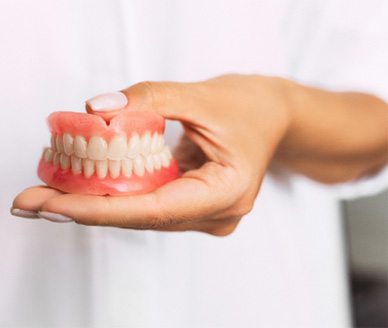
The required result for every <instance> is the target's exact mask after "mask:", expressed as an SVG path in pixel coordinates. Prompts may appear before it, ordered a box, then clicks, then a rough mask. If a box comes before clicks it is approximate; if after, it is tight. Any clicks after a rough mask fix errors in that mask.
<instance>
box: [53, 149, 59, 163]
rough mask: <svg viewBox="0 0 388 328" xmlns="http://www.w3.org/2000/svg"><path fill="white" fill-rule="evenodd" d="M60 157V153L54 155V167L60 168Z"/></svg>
mask: <svg viewBox="0 0 388 328" xmlns="http://www.w3.org/2000/svg"><path fill="white" fill-rule="evenodd" d="M59 156H60V154H59V153H57V152H55V153H54V157H53V165H54V166H59Z"/></svg>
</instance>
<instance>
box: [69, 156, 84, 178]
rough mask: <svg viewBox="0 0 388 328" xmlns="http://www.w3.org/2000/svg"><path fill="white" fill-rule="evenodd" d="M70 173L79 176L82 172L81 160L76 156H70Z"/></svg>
mask: <svg viewBox="0 0 388 328" xmlns="http://www.w3.org/2000/svg"><path fill="white" fill-rule="evenodd" d="M71 172H72V173H73V174H80V173H81V172H82V159H81V158H79V157H77V156H74V155H73V156H71Z"/></svg>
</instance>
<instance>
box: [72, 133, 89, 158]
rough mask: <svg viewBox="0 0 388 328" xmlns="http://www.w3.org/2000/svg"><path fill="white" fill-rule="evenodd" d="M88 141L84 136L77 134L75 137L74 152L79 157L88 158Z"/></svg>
mask: <svg viewBox="0 0 388 328" xmlns="http://www.w3.org/2000/svg"><path fill="white" fill-rule="evenodd" d="M87 145H88V144H87V143H86V140H85V138H84V137H82V136H76V137H75V138H74V154H76V156H77V157H80V158H86V157H88V156H87V153H86V147H87Z"/></svg>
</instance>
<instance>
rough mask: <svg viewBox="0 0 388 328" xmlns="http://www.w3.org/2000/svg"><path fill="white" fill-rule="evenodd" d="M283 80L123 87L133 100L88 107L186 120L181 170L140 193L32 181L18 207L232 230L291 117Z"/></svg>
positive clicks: (60, 216)
mask: <svg viewBox="0 0 388 328" xmlns="http://www.w3.org/2000/svg"><path fill="white" fill-rule="evenodd" d="M283 86H284V81H283V80H282V79H278V78H272V77H262V76H242V75H226V76H222V77H218V78H215V79H211V80H208V81H205V82H199V83H170V82H143V83H139V84H136V85H134V86H132V87H129V88H128V89H126V90H123V91H122V92H123V93H124V94H125V95H126V97H127V99H128V104H127V105H126V106H125V107H124V108H122V109H115V110H113V111H101V110H100V111H94V110H93V106H90V104H89V105H87V110H88V112H91V113H94V114H97V115H101V116H103V117H104V118H109V117H110V116H113V115H115V114H116V113H117V111H118V110H142V111H154V112H157V113H159V114H161V115H162V116H164V117H165V118H167V119H172V120H178V121H180V122H181V123H182V124H183V127H184V131H185V135H184V137H183V138H182V140H181V143H180V144H179V145H178V147H177V149H176V150H175V157H176V158H177V160H178V162H179V164H180V168H181V170H182V176H181V177H180V178H178V179H176V180H174V181H172V182H170V183H168V184H166V185H164V186H162V187H161V188H159V189H157V190H155V191H153V192H151V193H148V194H144V195H139V196H119V197H117V196H116V197H114V196H91V195H78V194H63V193H62V192H60V191H58V190H55V189H51V188H49V187H42V186H38V187H32V188H29V189H27V190H25V191H23V192H22V193H21V194H19V195H18V196H17V197H16V198H15V200H14V202H13V210H12V211H13V214H15V215H20V216H23V215H24V216H28V215H29V216H32V217H42V218H46V219H49V220H52V221H59V222H65V221H75V222H76V223H79V224H83V225H99V226H115V227H120V228H130V229H153V230H164V231H185V230H194V231H202V232H206V233H209V234H213V235H218V236H224V235H228V234H230V233H231V232H232V231H233V230H234V229H235V228H236V226H237V225H238V223H239V221H240V219H241V217H242V216H244V215H245V214H247V213H248V212H249V211H250V210H251V208H252V206H253V203H254V200H255V198H256V196H257V194H258V191H259V188H260V184H261V181H262V179H263V176H264V173H265V171H266V168H267V166H268V164H269V162H270V160H271V158H272V157H273V155H274V153H275V151H276V149H277V146H278V145H279V143H280V142H281V140H282V138H283V136H284V135H285V134H286V132H287V129H288V127H289V125H290V114H289V111H288V107H287V105H286V98H287V95H286V93H285V89H284V87H283Z"/></svg>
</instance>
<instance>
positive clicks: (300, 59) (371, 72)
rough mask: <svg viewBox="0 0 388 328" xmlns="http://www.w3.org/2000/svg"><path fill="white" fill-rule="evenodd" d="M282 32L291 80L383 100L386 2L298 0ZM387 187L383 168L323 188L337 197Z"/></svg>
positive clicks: (386, 91)
mask: <svg viewBox="0 0 388 328" xmlns="http://www.w3.org/2000/svg"><path fill="white" fill-rule="evenodd" d="M285 33H286V34H287V40H288V41H287V49H288V58H289V64H288V70H289V71H288V72H289V77H290V78H292V79H295V80H297V81H300V82H302V83H306V84H310V85H315V86H318V87H323V88H326V89H330V90H333V91H358V92H366V93H370V94H373V95H376V96H378V97H380V98H381V99H383V100H385V101H388V1H386V0H371V1H363V0H316V1H308V0H302V1H298V2H297V4H295V6H294V7H290V18H289V19H288V20H287V22H286V24H285ZM387 115H388V111H387ZM387 156H388V154H387ZM387 187H388V167H387V166H386V167H385V168H383V169H381V171H380V172H377V173H376V174H374V175H371V176H365V177H363V178H361V179H359V180H357V181H352V182H349V183H342V184H337V185H332V186H330V187H328V186H325V188H328V189H330V190H331V191H332V192H333V193H334V195H335V196H336V197H338V198H340V199H352V198H357V197H361V196H368V195H372V194H374V193H378V192H380V191H383V190H384V189H386V188H387Z"/></svg>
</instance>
